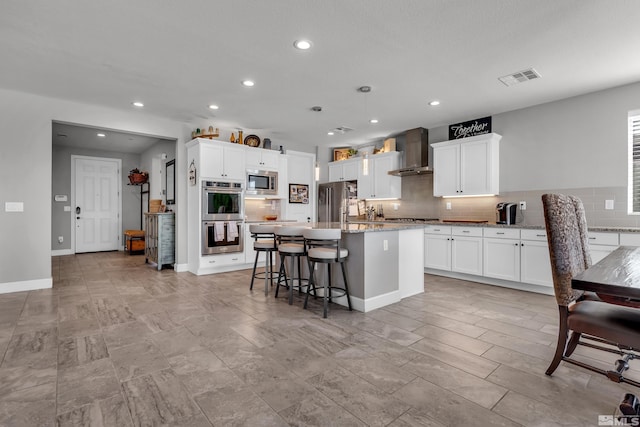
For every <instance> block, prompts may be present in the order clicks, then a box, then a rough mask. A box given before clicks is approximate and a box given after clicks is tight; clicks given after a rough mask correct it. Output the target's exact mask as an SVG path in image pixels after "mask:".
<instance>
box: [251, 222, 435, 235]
mask: <svg viewBox="0 0 640 427" xmlns="http://www.w3.org/2000/svg"><path fill="white" fill-rule="evenodd" d="M247 223H253V224H269V225H278V224H279V223H281V221H247ZM284 223H286V224H287V225H300V226H303V227H312V228H331V229H340V230H342V232H343V233H368V232H371V231H398V230H409V229H422V228H424V224H413V223H388V222H387V223H385V222H383V221H378V222H345V223H339V222H295V221H286V222H284Z"/></svg>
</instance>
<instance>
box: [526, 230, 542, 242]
mask: <svg viewBox="0 0 640 427" xmlns="http://www.w3.org/2000/svg"><path fill="white" fill-rule="evenodd" d="M520 238H521V239H522V240H537V241H540V242H546V241H547V231H546V230H520Z"/></svg>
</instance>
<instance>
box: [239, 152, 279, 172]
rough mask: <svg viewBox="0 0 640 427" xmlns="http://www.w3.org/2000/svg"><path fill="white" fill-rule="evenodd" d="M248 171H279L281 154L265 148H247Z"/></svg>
mask: <svg viewBox="0 0 640 427" xmlns="http://www.w3.org/2000/svg"><path fill="white" fill-rule="evenodd" d="M245 160H246V166H247V169H257V170H278V168H279V166H280V164H279V160H280V152H279V151H274V150H265V149H263V148H253V147H247V149H246V151H245Z"/></svg>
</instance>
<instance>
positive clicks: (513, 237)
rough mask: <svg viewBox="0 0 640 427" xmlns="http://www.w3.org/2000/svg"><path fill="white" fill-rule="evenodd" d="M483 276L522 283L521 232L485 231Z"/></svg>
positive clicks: (507, 230) (505, 230)
mask: <svg viewBox="0 0 640 427" xmlns="http://www.w3.org/2000/svg"><path fill="white" fill-rule="evenodd" d="M484 236H485V237H484V243H483V245H484V262H483V270H484V271H483V276H486V277H493V278H495V279H503V280H511V281H514V282H519V281H520V230H519V229H512V228H485V229H484Z"/></svg>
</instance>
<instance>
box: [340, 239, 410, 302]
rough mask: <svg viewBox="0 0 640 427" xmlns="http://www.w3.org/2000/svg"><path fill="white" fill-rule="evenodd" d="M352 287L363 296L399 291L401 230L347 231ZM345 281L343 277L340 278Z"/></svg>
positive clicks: (364, 298) (357, 295) (351, 288)
mask: <svg viewBox="0 0 640 427" xmlns="http://www.w3.org/2000/svg"><path fill="white" fill-rule="evenodd" d="M342 237H343V240H344V246H345V247H346V248H347V249H349V258H348V262H347V268H348V270H347V273H348V279H349V291H350V293H351V295H352V296H354V297H356V298H360V299H363V300H369V299H370V298H374V297H379V296H382V295H386V294H389V293H391V292H396V291H398V276H399V267H398V252H399V239H398V231H397V230H393V231H388V232H384V231H383V232H376V233H353V234H348V233H344V234H343V235H342ZM385 241H386V242H387V243H386V250H385V243H384V242H385ZM340 282H341V281H340Z"/></svg>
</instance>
